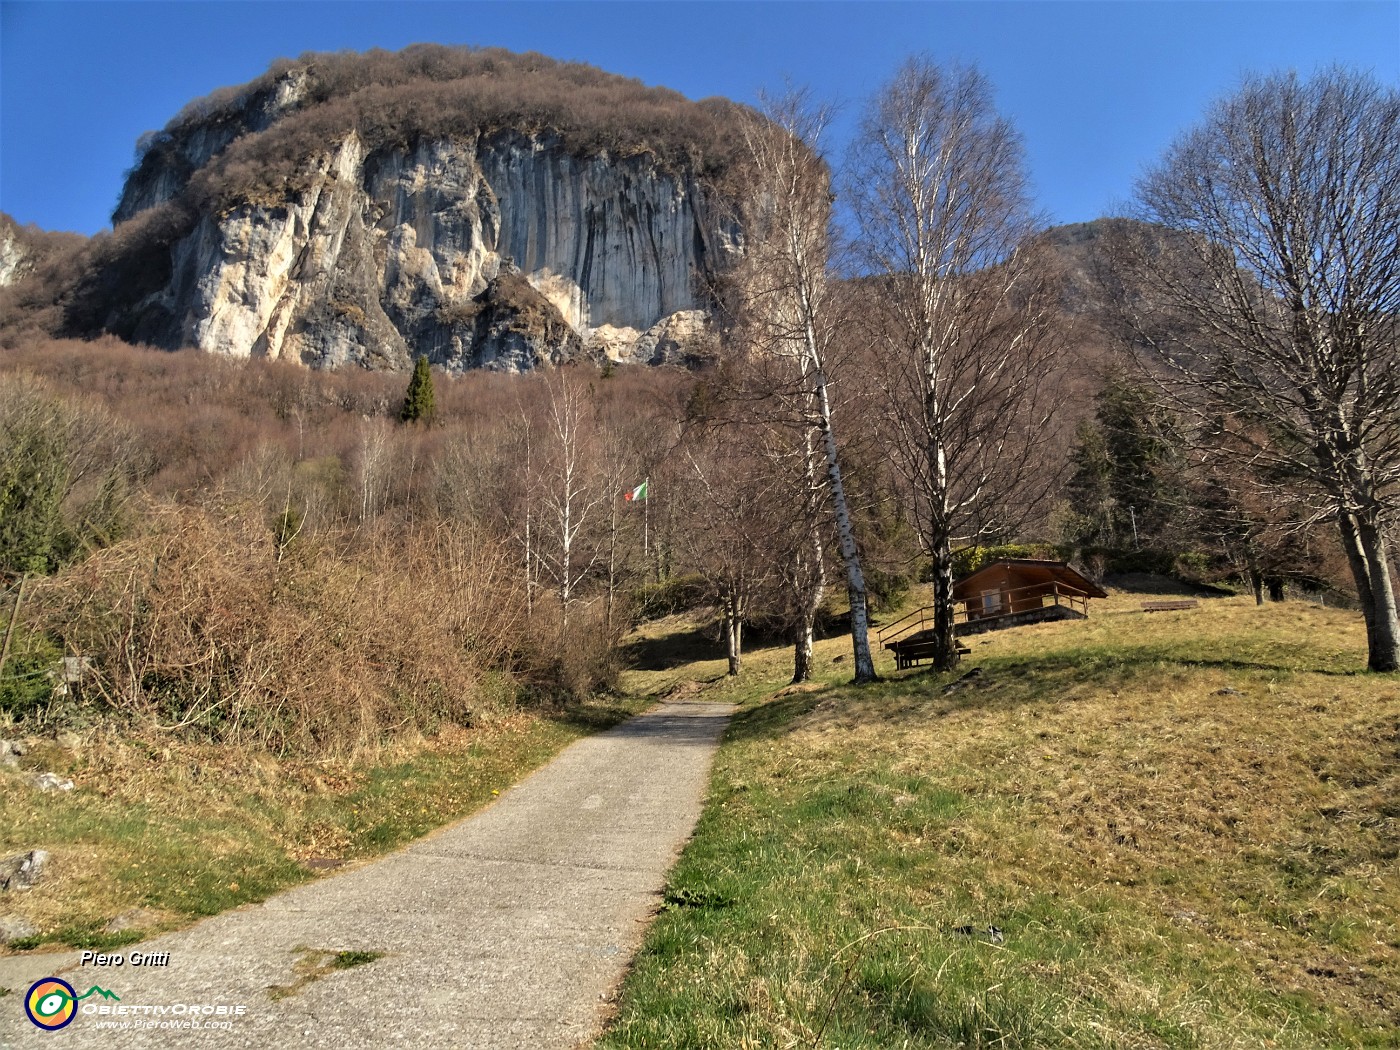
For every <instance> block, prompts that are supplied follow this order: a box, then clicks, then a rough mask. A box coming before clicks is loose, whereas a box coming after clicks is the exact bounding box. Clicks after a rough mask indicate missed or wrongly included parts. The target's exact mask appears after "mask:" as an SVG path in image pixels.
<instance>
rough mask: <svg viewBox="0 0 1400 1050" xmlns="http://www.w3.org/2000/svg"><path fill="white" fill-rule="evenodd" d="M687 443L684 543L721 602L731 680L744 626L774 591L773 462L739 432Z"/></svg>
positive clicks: (724, 430)
mask: <svg viewBox="0 0 1400 1050" xmlns="http://www.w3.org/2000/svg"><path fill="white" fill-rule="evenodd" d="M688 438H689V440H688V441H687V444H686V446H685V458H686V462H687V464H688V465H689V468H690V469H689V471H688V474H689V479H690V484H691V493H690V495H689V506H688V508H687V510H688V514H687V518H688V521H689V525H690V527H689V528H687V529H685V530H684V531H683V533H682V542H683V543H684V544H685V545H686V548H687V555H688V560H689V561H690V562H691V564H692V565H693V567H694V569H695V571H696V572H698V573H699V574H700V575H701V576H703V577H704V578H705V580H706V583H707V584H708V587H709V590H710V591H711V593H712V595H713V597H714V598H715V599H716V600H717V601H718V603H719V606H720V610H721V614H722V616H723V620H724V636H725V650H726V654H727V656H728V660H729V674H731V675H737V674H738V673H739V670H740V667H741V665H742V660H743V632H744V624H745V623H746V622H747V621H748V619H749V617H750V616H751V614H752V611H753V609H754V607H755V605H756V604H757V603H759V602H762V601H763V599H764V598H765V596H766V595H767V593H768V591H769V589H770V588H771V586H772V584H773V581H774V576H775V566H776V564H777V562H778V560H779V557H778V551H777V549H776V548H777V543H776V542H775V538H774V521H775V513H774V511H775V506H774V504H775V499H774V485H773V478H771V477H770V476H768V468H769V467H770V466H771V462H770V461H768V460H766V459H765V458H763V457H761V456H758V455H755V454H754V452H753V448H752V445H751V443H750V442H749V441H748V438H747V436H746V435H744V434H742V433H741V432H740V431H739V430H738V429H737V428H734V427H696V428H693V429H692V430H691V431H690V433H689V435H688Z"/></svg>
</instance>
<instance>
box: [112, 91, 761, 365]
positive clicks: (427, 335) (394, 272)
mask: <svg viewBox="0 0 1400 1050" xmlns="http://www.w3.org/2000/svg"><path fill="white" fill-rule="evenodd" d="M302 91H303V86H302V82H301V81H299V80H298V79H297V78H296V76H295V74H293V75H292V76H290V77H288V78H284V79H283V80H281V81H278V82H277V84H274V85H273V86H272V87H271V88H266V89H264V90H262V91H260V92H258V93H257V94H256V95H255V96H254V97H253V98H252V99H251V100H250V101H249V102H247V103H246V104H245V106H244V107H243V108H242V109H238V110H236V111H235V112H233V113H230V112H229V111H228V110H227V109H225V110H224V111H221V112H220V113H219V114H217V116H216V118H211V120H210V121H207V122H200V121H197V120H196V121H194V122H192V123H189V122H187V125H186V126H185V127H183V128H182V129H180V130H179V131H178V132H177V133H174V134H167V135H166V136H164V138H163V139H162V140H161V141H160V142H159V143H158V148H153V149H152V150H150V151H148V152H147V153H146V155H145V157H144V158H143V160H142V162H141V163H140V164H139V165H138V167H137V168H136V170H135V171H134V172H133V173H132V175H131V177H130V178H129V180H128V183H127V185H126V187H125V189H124V191H123V194H122V198H121V204H120V206H119V207H118V210H117V213H116V215H115V216H114V219H115V220H116V221H117V222H118V223H119V225H118V228H117V231H116V236H118V237H119V236H120V235H121V233H122V226H121V225H120V224H122V223H125V222H126V221H128V220H131V219H133V218H137V217H139V216H140V215H141V214H142V213H143V212H144V211H146V210H147V209H149V208H152V207H155V206H158V205H160V206H169V205H167V204H166V203H165V202H171V201H179V200H181V199H182V195H184V198H186V199H187V198H189V196H190V195H189V194H187V193H186V190H187V188H188V187H189V186H190V184H191V180H192V179H197V177H198V173H199V171H200V169H201V168H203V167H204V166H205V165H208V164H210V162H211V161H212V160H213V159H214V158H216V157H218V155H219V154H220V152H221V151H222V150H224V149H226V148H228V146H229V144H230V143H232V142H235V141H236V140H237V139H238V136H239V135H255V134H256V133H257V132H258V130H259V129H261V128H266V127H269V126H272V125H274V124H275V123H276V121H277V120H278V117H279V114H282V113H284V112H287V111H289V110H291V109H293V108H294V107H295V106H296V104H297V101H298V98H299V97H300V93H301V92H302ZM288 184H289V185H293V184H294V186H295V188H294V189H290V190H288V191H287V192H286V193H284V194H282V195H281V197H280V199H272V200H264V199H258V195H256V194H249V195H248V199H245V200H243V201H241V202H238V201H235V202H233V203H232V204H225V205H224V206H221V207H218V208H210V207H208V206H200V205H195V206H193V211H192V213H191V216H190V221H189V224H188V225H190V226H192V228H189V229H188V230H187V231H186V232H183V233H182V235H181V236H179V237H178V239H177V240H175V242H174V243H172V244H171V246H170V272H169V275H168V279H167V280H165V281H164V283H163V285H162V286H161V287H160V288H159V290H158V291H156V292H155V293H153V294H146V295H144V296H143V297H142V299H141V300H140V301H139V302H135V303H131V304H128V305H125V306H123V307H122V313H123V315H124V316H123V319H122V321H121V326H120V327H122V328H124V329H125V330H126V331H130V332H139V333H140V335H141V337H142V338H144V339H146V340H147V341H153V342H157V343H160V344H163V345H167V346H170V347H176V346H194V347H198V348H200V349H202V350H206V351H209V352H214V353H221V354H228V355H232V356H248V355H264V356H267V357H274V358H287V359H291V360H296V361H301V362H303V363H305V364H308V365H311V366H313V367H336V366H341V365H346V364H359V365H364V366H369V367H380V368H404V367H407V366H408V365H409V364H410V363H411V361H412V359H413V357H414V356H416V355H418V354H427V355H428V357H429V359H430V360H431V361H432V362H433V363H434V364H438V365H441V366H443V367H445V368H447V369H449V370H463V369H468V368H482V367H484V368H494V369H500V370H508V371H523V370H528V369H530V368H533V367H536V366H537V365H540V364H542V363H546V362H558V361H561V360H565V359H568V358H570V357H574V356H577V355H579V354H591V355H594V356H596V357H599V358H601V357H608V358H610V359H612V360H616V361H646V362H653V363H659V362H663V361H670V360H680V359H683V358H685V357H687V355H689V354H692V353H695V352H696V349H697V345H698V344H699V343H700V342H702V341H703V338H704V331H705V318H706V309H707V303H708V300H707V297H706V293H705V289H706V288H707V287H708V286H709V283H710V282H711V281H712V279H713V278H714V277H715V275H716V274H717V273H719V272H721V271H722V270H723V269H724V268H725V267H726V266H728V265H729V264H730V263H731V262H732V261H733V259H734V257H735V256H736V255H737V253H738V252H739V251H741V243H742V238H741V234H740V231H739V229H738V228H737V226H736V225H735V223H734V222H733V221H732V220H729V219H727V218H725V216H726V215H727V214H729V209H726V208H722V207H720V205H719V203H718V202H717V200H716V199H715V195H714V191H713V190H712V188H711V187H710V186H709V185H707V184H706V182H705V181H704V179H703V178H702V177H701V176H700V175H698V174H697V173H696V172H694V171H688V170H686V169H685V168H684V167H678V166H676V165H666V166H663V165H662V164H661V163H660V162H659V161H658V160H657V159H656V157H655V156H654V155H653V154H652V153H649V152H647V151H643V150H639V151H634V152H629V153H627V155H625V156H624V155H619V154H618V152H615V151H610V150H595V151H592V152H589V153H583V152H581V151H579V150H578V149H576V148H574V147H572V146H571V145H570V144H567V143H566V142H565V141H563V140H562V139H561V138H560V136H559V135H558V134H556V133H553V132H551V131H549V130H535V131H531V132H528V133H527V132H520V131H511V130H504V131H501V130H497V131H492V132H485V131H477V132H475V133H471V134H467V135H461V134H454V135H451V136H446V137H442V136H438V137H418V138H416V139H415V140H413V141H411V142H408V143H404V142H395V143H393V144H388V145H385V144H381V145H375V144H374V143H373V142H367V141H366V139H365V137H363V136H362V135H361V134H360V133H359V132H358V131H356V130H351V131H349V132H348V133H346V134H344V135H343V136H341V137H339V138H338V139H336V140H335V141H332V142H328V143H326V144H325V145H324V146H323V147H321V148H319V149H316V150H313V151H312V154H311V155H310V156H309V157H307V158H306V159H305V160H304V161H303V162H301V163H300V164H299V170H298V171H297V173H296V177H295V179H294V180H288Z"/></svg>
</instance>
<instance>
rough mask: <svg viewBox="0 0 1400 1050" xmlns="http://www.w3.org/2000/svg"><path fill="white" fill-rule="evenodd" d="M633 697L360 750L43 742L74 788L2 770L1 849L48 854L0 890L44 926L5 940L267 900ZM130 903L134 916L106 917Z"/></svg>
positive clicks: (113, 941) (391, 843)
mask: <svg viewBox="0 0 1400 1050" xmlns="http://www.w3.org/2000/svg"><path fill="white" fill-rule="evenodd" d="M636 710H637V705H636V704H625V703H622V704H606V703H597V704H590V705H587V706H584V707H579V708H574V709H571V710H569V711H567V712H564V713H561V714H559V715H557V716H555V717H551V718H546V717H541V716H539V715H534V714H523V713H522V714H516V715H510V716H497V717H496V718H494V719H493V720H491V721H489V722H486V723H484V724H483V725H482V726H480V727H478V728H475V729H471V730H464V729H452V730H447V731H444V732H443V733H441V734H439V735H438V736H437V737H435V738H433V739H431V740H424V741H421V742H420V743H418V744H416V745H408V744H405V745H403V746H401V747H400V748H399V750H398V753H397V754H385V755H382V756H379V757H378V758H377V759H375V760H374V761H366V762H360V763H350V762H290V761H277V760H276V759H274V758H272V757H271V756H269V755H267V754H265V753H258V752H254V751H251V750H241V749H237V748H232V747H220V746H216V745H212V744H206V745H198V744H189V743H186V744H179V743H177V742H173V741H169V740H167V741H156V740H153V739H146V740H141V739H118V738H101V739H96V740H92V741H89V742H88V743H87V744H86V745H84V746H81V747H78V748H76V749H67V748H63V747H60V746H59V745H57V744H54V743H52V742H50V743H49V744H46V745H41V746H40V747H38V748H36V749H35V750H34V751H33V752H32V753H31V754H29V755H27V756H26V757H25V765H26V767H27V768H29V769H30V770H38V769H44V770H57V771H58V772H61V773H63V774H64V775H65V776H68V777H71V778H72V779H73V780H74V781H75V782H76V783H77V784H78V788H77V789H76V790H74V791H71V792H49V793H41V792H38V791H35V790H34V789H33V788H32V787H30V786H29V785H28V783H27V782H26V779H27V778H26V777H24V776H23V775H20V774H8V775H0V856H8V855H10V854H12V853H15V852H18V851H20V850H30V849H44V850H48V851H49V853H50V854H51V858H50V861H49V866H48V875H47V876H46V878H45V879H44V881H42V882H40V884H39V885H38V886H36V887H35V888H34V889H32V890H29V891H28V892H26V893H24V894H7V895H6V899H5V900H4V901H3V906H0V914H4V915H7V916H18V917H22V918H24V919H26V920H28V921H29V922H30V923H32V924H33V925H34V926H35V927H36V928H37V929H38V930H39V931H40V933H39V935H38V936H37V937H32V938H27V939H25V940H22V941H19V942H17V944H15V945H12V946H11V949H10V950H14V949H19V950H25V949H28V948H33V947H37V946H39V945H44V946H54V945H58V944H70V945H72V946H74V947H93V948H101V947H114V946H116V945H119V944H124V943H130V942H134V941H136V940H140V939H141V938H142V937H143V936H148V935H149V934H151V933H153V932H156V931H160V930H167V929H173V928H176V927H180V926H184V925H188V924H189V922H190V921H192V920H193V919H195V918H199V917H201V916H205V915H213V914H215V913H217V912H220V911H223V910H225V909H227V908H231V907H235V906H237V905H240V904H245V903H248V902H250V901H259V900H262V899H264V898H266V897H268V896H270V895H271V894H273V893H275V892H277V891H279V890H282V889H286V888H287V887H289V886H293V885H296V884H297V883H300V882H304V881H306V880H307V879H310V878H314V877H315V874H316V872H317V871H325V870H330V865H331V864H334V862H355V861H360V860H364V859H368V858H372V857H376V856H379V855H382V854H384V853H386V852H388V851H389V850H391V849H394V848H396V847H398V846H401V845H404V844H405V843H407V842H409V841H411V840H413V839H415V838H418V837H419V836H421V835H424V834H426V833H427V832H429V831H432V830H433V829H435V828H438V827H440V826H442V825H444V824H447V823H451V822H452V821H455V820H457V819H459V818H461V817H464V816H466V815H467V814H469V813H471V812H472V811H474V810H476V809H478V808H480V807H481V806H484V805H485V804H486V803H488V802H490V801H491V799H492V798H494V797H495V796H496V795H497V794H498V793H499V792H500V791H501V790H503V789H504V788H506V787H507V786H509V785H510V784H512V783H514V782H515V781H517V780H519V779H520V778H521V777H523V776H524V775H525V774H527V773H529V772H530V771H531V770H533V769H535V768H537V767H538V766H540V765H542V764H543V763H544V762H546V761H548V760H549V759H550V758H552V757H553V756H554V755H555V754H557V753H558V752H559V751H560V750H562V749H563V748H564V747H565V746H566V745H568V744H569V743H571V742H572V741H574V740H576V739H577V738H578V737H580V736H581V735H583V734H584V733H586V732H591V731H594V730H596V729H599V728H602V727H604V726H606V725H609V724H612V723H614V722H616V721H618V720H620V719H621V718H623V717H626V716H627V715H629V714H631V713H634V712H635V711H636ZM327 862H330V863H327ZM134 908H140V909H142V914H141V915H140V916H139V919H138V920H137V923H136V928H135V929H133V930H129V931H126V932H121V933H107V932H105V930H104V928H105V926H106V925H107V924H108V923H109V922H110V921H111V920H112V919H113V918H115V917H116V916H118V915H121V914H122V913H124V912H127V911H128V910H130V909H134ZM0 951H4V949H0Z"/></svg>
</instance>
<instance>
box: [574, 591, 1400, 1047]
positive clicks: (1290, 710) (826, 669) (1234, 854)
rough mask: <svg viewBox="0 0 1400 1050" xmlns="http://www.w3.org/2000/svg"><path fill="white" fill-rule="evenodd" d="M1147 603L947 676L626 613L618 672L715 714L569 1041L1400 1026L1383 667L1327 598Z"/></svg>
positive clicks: (1073, 1043)
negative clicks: (610, 983)
mask: <svg viewBox="0 0 1400 1050" xmlns="http://www.w3.org/2000/svg"><path fill="white" fill-rule="evenodd" d="M1150 596H1151V595H1149V594H1146V593H1125V592H1115V593H1114V595H1113V597H1111V598H1110V599H1109V600H1107V601H1100V602H1096V603H1094V608H1093V612H1092V618H1091V619H1090V620H1089V621H1088V622H1078V623H1059V624H1046V625H1039V626H1034V627H1026V628H1020V629H1016V630H1012V631H1006V632H1002V633H995V634H990V635H985V636H982V637H977V638H973V639H972V640H971V648H972V654H971V656H969V657H967V658H965V660H964V666H963V668H962V669H961V672H965V671H967V670H970V669H973V668H976V669H980V672H981V673H980V675H978V676H976V677H974V678H972V679H968V680H967V682H966V683H965V685H964V686H963V687H961V688H957V689H954V690H953V691H951V692H950V691H948V688H947V687H948V686H949V685H950V684H951V682H952V681H953V680H955V679H956V678H957V677H959V675H938V674H934V673H931V672H929V671H927V670H922V669H914V670H912V671H906V672H898V673H897V672H895V671H894V670H893V661H892V660H889V659H884V660H883V662H882V663H881V664H880V665H879V666H880V670H881V673H882V674H885V675H886V676H887V678H886V680H885V681H884V682H883V683H881V684H878V685H875V686H872V687H868V688H864V689H855V688H853V687H851V686H849V685H847V684H845V683H846V682H847V681H848V679H849V667H850V663H849V660H850V658H849V655H846V656H845V659H844V661H840V660H839V658H840V657H841V656H842V654H847V653H848V648H849V640H848V639H841V638H838V639H831V640H828V641H826V642H823V643H821V646H820V649H819V659H818V667H819V668H820V674H821V675H822V677H823V679H824V680H823V681H821V682H818V683H815V684H812V685H809V686H803V687H798V688H784V685H783V683H784V682H785V681H786V679H787V676H788V674H789V673H790V665H789V663H788V661H789V654H788V652H787V651H786V650H779V649H774V650H768V651H763V652H758V653H754V654H752V655H751V656H749V657H748V658H747V663H746V667H745V673H744V675H743V676H742V677H741V678H740V679H739V680H738V681H737V682H736V681H725V680H724V678H723V662H722V661H721V660H718V659H711V658H709V657H711V656H713V651H712V650H711V651H707V650H706V647H705V645H704V644H703V640H702V639H701V638H700V637H699V636H698V635H696V634H695V633H694V632H692V631H691V629H690V625H688V624H686V623H685V622H684V621H682V620H679V619H677V620H673V621H670V622H663V623H661V624H658V625H654V626H653V627H652V628H651V629H649V631H648V633H647V635H645V636H643V637H641V638H639V639H638V640H637V641H636V642H634V645H633V653H634V657H640V658H641V660H642V664H641V666H642V667H644V668H646V669H642V670H634V671H632V672H630V674H629V676H628V677H627V685H628V686H629V688H631V689H632V690H634V691H636V692H647V693H653V694H658V695H671V696H678V697H679V696H688V695H696V696H701V697H703V698H705V699H721V698H725V697H728V698H730V699H732V700H733V701H735V702H737V703H740V704H741V705H742V707H741V710H740V713H739V714H738V716H737V717H736V719H735V721H734V723H733V725H732V727H731V729H730V732H729V734H728V736H727V738H726V742H725V744H724V746H723V748H722V750H721V752H720V754H719V757H718V759H717V762H716V767H715V775H714V782H713V785H712V790H711V796H710V800H709V803H708V806H707V809H706V811H705V814H704V816H703V818H702V820H701V823H700V826H699V828H698V830H697V832H696V835H695V838H694V839H693V841H692V843H691V844H690V846H689V847H688V849H687V850H686V852H685V854H684V856H683V857H682V859H681V862H680V864H679V865H678V867H677V868H676V870H675V871H674V873H673V876H672V879H671V883H670V886H669V889H668V891H667V895H666V902H665V904H664V906H663V909H662V912H661V914H660V915H659V917H658V919H657V922H656V924H655V925H654V927H653V928H652V929H651V932H650V935H649V937H648V939H647V942H646V945H645V947H644V949H643V951H642V953H641V955H640V957H639V958H638V959H637V961H636V964H635V967H634V969H633V971H632V973H631V975H630V976H629V978H628V980H627V981H626V983H625V985H624V987H623V989H622V992H621V996H620V1002H619V1005H618V1013H617V1016H616V1018H615V1019H614V1021H613V1023H612V1025H611V1027H610V1029H609V1031H608V1033H607V1034H606V1035H605V1036H604V1038H603V1039H602V1040H601V1041H600V1042H599V1044H598V1045H599V1046H600V1047H603V1048H608V1050H613V1048H621V1047H666V1048H676V1047H818V1046H820V1047H833V1048H835V1047H840V1048H845V1050H853V1048H867V1047H868V1048H872V1050H873V1048H881V1050H887V1048H896V1047H1221V1048H1223V1047H1240V1048H1244V1047H1332V1046H1338V1047H1342V1046H1364V1047H1394V1046H1400V867H1397V859H1396V857H1397V845H1400V801H1397V800H1400V680H1397V678H1396V677H1395V676H1375V675H1367V674H1359V673H1355V672H1356V671H1357V669H1359V668H1362V667H1364V666H1365V639H1364V632H1363V627H1362V624H1361V620H1360V617H1359V615H1357V614H1355V613H1350V612H1344V611H1338V610H1332V609H1326V608H1320V607H1317V606H1314V605H1311V604H1307V603H1303V602H1288V603H1284V604H1278V605H1266V606H1263V607H1256V606H1255V605H1254V604H1253V602H1252V600H1250V599H1245V598H1216V599H1205V600H1202V602H1201V604H1200V607H1199V608H1196V609H1193V610H1189V611H1184V612H1169V613H1151V614H1146V613H1143V612H1142V611H1141V602H1142V601H1143V600H1144V599H1145V598H1148V597H1150ZM671 639H673V640H674V643H672V642H671V641H669V640H671ZM884 655H885V654H882V656H884ZM702 657H703V658H702ZM961 672H960V673H961ZM993 927H995V928H996V929H995V931H992V930H991V929H990V928H993Z"/></svg>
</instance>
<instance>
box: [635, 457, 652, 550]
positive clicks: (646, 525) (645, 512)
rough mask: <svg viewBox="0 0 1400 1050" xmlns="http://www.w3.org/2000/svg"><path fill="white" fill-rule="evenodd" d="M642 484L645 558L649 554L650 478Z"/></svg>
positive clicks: (643, 547) (643, 548)
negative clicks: (643, 491) (643, 486)
mask: <svg viewBox="0 0 1400 1050" xmlns="http://www.w3.org/2000/svg"><path fill="white" fill-rule="evenodd" d="M634 477H635V475H634ZM642 484H643V485H645V486H646V489H645V492H646V497H645V498H644V499H643V500H642V557H644V558H645V557H647V556H648V555H650V554H651V540H650V533H651V478H650V477H648V478H647V479H646V480H645V481H643V482H642Z"/></svg>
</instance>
